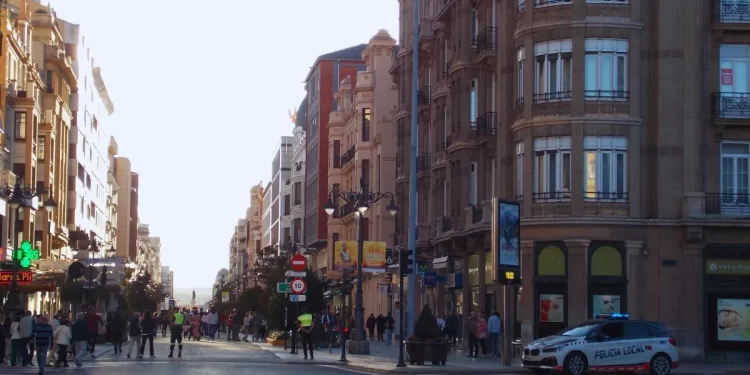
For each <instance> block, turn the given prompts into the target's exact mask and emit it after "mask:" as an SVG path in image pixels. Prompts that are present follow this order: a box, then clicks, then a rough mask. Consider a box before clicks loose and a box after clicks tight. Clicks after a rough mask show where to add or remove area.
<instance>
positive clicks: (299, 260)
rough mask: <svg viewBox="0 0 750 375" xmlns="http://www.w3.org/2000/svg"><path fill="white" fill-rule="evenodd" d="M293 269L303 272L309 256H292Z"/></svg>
mask: <svg viewBox="0 0 750 375" xmlns="http://www.w3.org/2000/svg"><path fill="white" fill-rule="evenodd" d="M291 263H292V271H295V272H302V271H304V270H305V268H307V258H305V257H304V256H302V255H299V254H297V255H295V256H293V257H292V261H291Z"/></svg>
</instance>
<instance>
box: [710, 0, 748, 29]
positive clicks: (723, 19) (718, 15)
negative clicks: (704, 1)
mask: <svg viewBox="0 0 750 375" xmlns="http://www.w3.org/2000/svg"><path fill="white" fill-rule="evenodd" d="M712 8H713V9H712V16H713V20H714V21H715V22H717V23H719V24H746V23H750V2H748V1H747V0H713V2H712Z"/></svg>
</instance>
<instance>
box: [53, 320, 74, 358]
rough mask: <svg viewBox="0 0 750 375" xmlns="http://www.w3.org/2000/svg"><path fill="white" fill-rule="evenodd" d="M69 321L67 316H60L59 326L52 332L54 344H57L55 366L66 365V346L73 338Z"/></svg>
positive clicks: (68, 345)
mask: <svg viewBox="0 0 750 375" xmlns="http://www.w3.org/2000/svg"><path fill="white" fill-rule="evenodd" d="M69 324H70V322H69V321H68V319H67V318H62V319H61V321H60V326H59V327H57V328H56V329H55V331H54V333H53V336H54V339H55V345H56V346H57V360H56V361H55V367H60V366H62V367H68V347H70V343H71V341H72V340H73V333H72V332H71V330H70V326H69Z"/></svg>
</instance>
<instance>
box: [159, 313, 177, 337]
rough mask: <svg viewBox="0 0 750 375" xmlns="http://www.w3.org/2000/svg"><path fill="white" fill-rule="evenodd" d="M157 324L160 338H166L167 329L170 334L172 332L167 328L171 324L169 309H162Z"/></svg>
mask: <svg viewBox="0 0 750 375" xmlns="http://www.w3.org/2000/svg"><path fill="white" fill-rule="evenodd" d="M159 324H160V325H161V337H162V338H167V331H170V335H171V334H172V332H171V330H170V329H169V328H170V326H171V325H172V319H170V317H169V311H167V310H165V311H162V314H161V318H160V319H159ZM180 334H182V333H180Z"/></svg>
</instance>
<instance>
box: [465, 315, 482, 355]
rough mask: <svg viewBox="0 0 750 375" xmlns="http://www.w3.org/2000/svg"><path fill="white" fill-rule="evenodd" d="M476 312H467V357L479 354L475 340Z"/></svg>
mask: <svg viewBox="0 0 750 375" xmlns="http://www.w3.org/2000/svg"><path fill="white" fill-rule="evenodd" d="M477 322H478V319H477V313H476V312H474V311H472V312H471V313H469V319H466V331H467V332H468V333H469V355H467V357H474V358H476V357H478V356H479V341H478V340H477Z"/></svg>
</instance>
